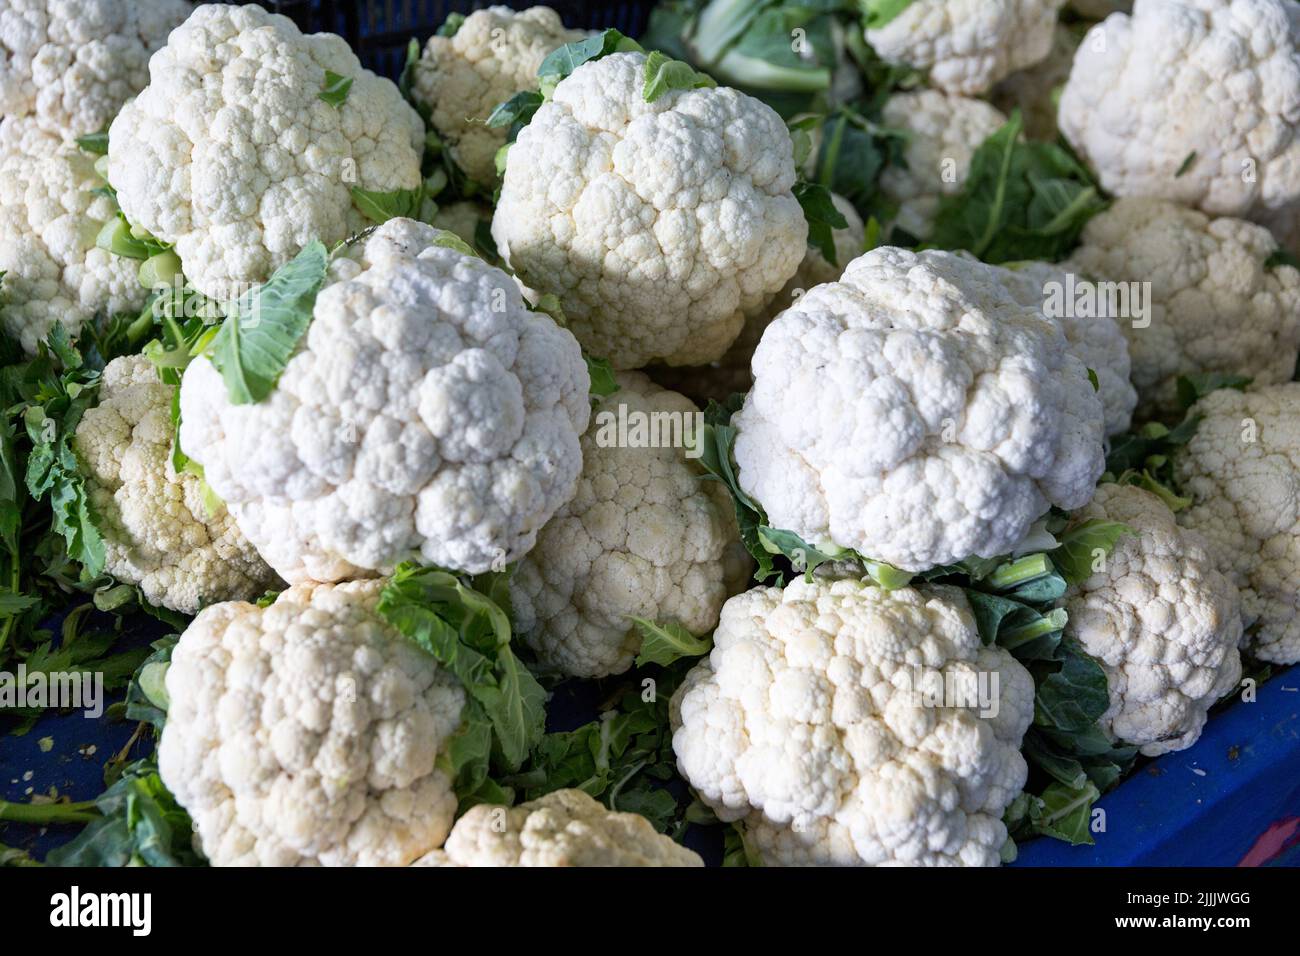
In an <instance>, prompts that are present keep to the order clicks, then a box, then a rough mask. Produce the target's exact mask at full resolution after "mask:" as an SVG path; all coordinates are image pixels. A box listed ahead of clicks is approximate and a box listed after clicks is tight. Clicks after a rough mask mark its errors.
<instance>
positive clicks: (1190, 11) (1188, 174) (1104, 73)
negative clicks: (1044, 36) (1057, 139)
mask: <svg viewBox="0 0 1300 956" xmlns="http://www.w3.org/2000/svg"><path fill="white" fill-rule="evenodd" d="M1058 122H1059V123H1060V127H1061V132H1062V133H1064V134H1065V137H1066V139H1068V140H1069V141H1070V144H1071V145H1072V146H1074V148H1075V149H1076V150H1077V151H1078V153H1079V155H1080V156H1081V157H1082V158H1083V159H1084V160H1085V161H1087V162H1088V163H1089V164H1090V165H1091V166H1092V168H1093V169H1094V170H1095V171H1096V173H1097V176H1098V178H1099V180H1100V181H1101V185H1102V187H1103V188H1104V189H1105V190H1106V191H1107V192H1109V193H1111V194H1113V195H1115V196H1144V197H1150V198H1158V199H1170V200H1174V201H1175V202H1179V203H1182V204H1184V205H1188V206H1196V207H1199V208H1200V209H1202V210H1203V211H1205V212H1207V213H1209V214H1211V215H1214V216H1242V217H1247V218H1251V219H1255V218H1259V217H1261V216H1263V215H1265V214H1267V213H1268V212H1269V211H1275V210H1278V209H1281V208H1282V207H1285V206H1290V205H1293V204H1295V203H1296V202H1297V201H1300V7H1297V6H1296V4H1294V3H1291V2H1289V0H1141V2H1138V3H1136V4H1134V7H1133V14H1132V15H1131V16H1129V15H1128V14H1124V13H1116V14H1113V15H1112V16H1109V17H1107V18H1106V19H1105V20H1104V21H1103V22H1101V23H1099V24H1097V25H1096V26H1094V27H1093V28H1092V29H1091V30H1090V31H1089V32H1088V35H1087V36H1086V37H1084V40H1083V43H1082V44H1081V45H1080V47H1079V51H1078V53H1077V55H1076V56H1075V59H1074V66H1073V69H1072V70H1071V72H1070V79H1069V82H1067V83H1066V85H1065V89H1064V91H1063V92H1062V93H1061V100H1060V112H1059V116H1058Z"/></svg>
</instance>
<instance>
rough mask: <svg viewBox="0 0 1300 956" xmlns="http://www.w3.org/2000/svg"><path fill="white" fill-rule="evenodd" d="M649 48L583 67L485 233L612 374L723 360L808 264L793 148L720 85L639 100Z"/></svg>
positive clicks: (544, 112)
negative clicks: (555, 302) (750, 322)
mask: <svg viewBox="0 0 1300 956" xmlns="http://www.w3.org/2000/svg"><path fill="white" fill-rule="evenodd" d="M645 63H646V57H645V55H644V54H641V53H616V54H612V55H610V56H606V57H604V58H602V59H599V60H594V61H590V62H587V63H584V64H583V65H582V66H580V67H578V68H577V69H576V70H574V71H573V73H572V74H571V75H570V76H568V77H567V78H566V79H564V80H563V81H561V82H560V84H559V85H558V86H557V87H556V88H555V93H554V97H553V98H552V99H551V100H550V101H549V102H547V103H545V104H543V105H542V107H541V108H540V109H538V111H537V113H536V115H534V116H533V119H532V121H531V122H530V123H529V124H528V125H527V126H525V127H524V128H523V130H522V131H521V132H520V133H519V138H518V140H517V141H516V142H515V143H514V144H513V145H512V146H511V147H510V153H509V161H508V162H507V165H506V172H505V178H504V181H503V182H502V186H501V199H500V204H499V205H498V206H497V211H496V215H495V217H494V218H493V220H492V237H493V239H494V240H495V241H496V244H497V248H498V249H499V250H500V252H501V255H502V256H503V257H504V258H505V259H506V261H507V262H509V264H510V267H511V268H512V269H514V271H515V272H516V273H517V274H518V276H519V279H520V280H521V281H522V282H523V283H524V284H525V285H526V286H528V287H529V288H531V289H535V290H537V292H538V293H542V294H545V293H553V294H555V295H556V296H558V297H559V300H560V305H561V306H562V307H563V308H564V312H565V315H566V316H567V317H568V320H569V327H570V328H571V329H572V330H573V334H574V335H575V336H577V338H578V341H579V342H581V343H582V345H583V347H584V348H585V349H586V350H587V351H589V352H590V353H591V354H593V355H599V356H601V357H602V358H606V359H608V360H609V361H610V363H611V364H612V365H613V366H614V367H615V368H619V369H631V368H640V367H642V366H644V365H647V364H649V363H651V362H654V361H662V362H664V363H666V364H668V365H702V364H704V363H706V362H711V361H713V360H714V359H717V358H719V357H721V355H722V354H723V353H724V352H725V351H726V350H727V346H729V345H730V344H731V343H732V341H734V340H735V338H736V336H737V335H739V333H740V329H741V326H742V325H743V324H744V321H745V317H746V316H747V315H753V314H756V313H758V312H760V311H761V310H762V309H763V308H765V307H766V306H767V304H768V303H769V302H770V301H771V300H772V298H773V297H774V296H775V295H776V294H777V292H779V291H780V290H781V287H782V286H784V285H785V283H786V281H787V280H788V279H789V278H790V277H791V276H793V275H794V274H795V271H796V270H797V269H798V268H799V263H800V262H801V261H802V260H803V257H804V250H805V248H806V245H807V237H808V227H807V223H806V222H805V220H804V216H803V210H802V209H801V208H800V206H799V202H798V200H796V199H795V197H794V194H793V193H792V191H791V190H792V189H793V187H794V183H795V168H794V147H793V144H792V143H791V141H790V134H789V132H788V131H787V130H786V128H785V124H784V123H783V122H782V121H781V117H780V116H778V115H777V114H776V113H775V112H774V111H773V110H772V109H770V108H769V107H767V106H765V105H764V104H762V103H760V102H759V101H758V100H756V99H753V98H752V97H749V96H746V95H745V94H743V93H739V92H737V91H736V90H732V89H727V88H725V87H716V88H709V89H693V90H685V91H683V90H671V91H669V92H667V93H665V94H664V95H662V96H661V97H659V98H658V99H656V100H655V101H654V102H652V103H647V102H646V101H645V99H644V97H643V95H642V90H643V85H644V73H645Z"/></svg>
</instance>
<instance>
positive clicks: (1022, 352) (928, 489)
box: [733, 247, 1104, 571]
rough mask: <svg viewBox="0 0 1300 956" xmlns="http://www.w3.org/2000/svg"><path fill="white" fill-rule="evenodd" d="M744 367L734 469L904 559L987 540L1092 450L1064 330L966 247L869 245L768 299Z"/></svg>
mask: <svg viewBox="0 0 1300 956" xmlns="http://www.w3.org/2000/svg"><path fill="white" fill-rule="evenodd" d="M753 367H754V388H753V390H752V391H751V392H750V393H749V395H748V397H747V398H746V400H745V405H744V407H743V408H742V409H741V410H740V412H739V413H737V415H736V417H735V418H734V420H733V424H734V425H735V426H736V428H737V437H736V446H735V455H736V461H737V463H738V464H739V468H740V474H739V481H740V486H741V487H742V488H743V489H744V490H745V491H746V492H747V493H749V494H750V495H752V496H753V497H755V498H756V499H757V500H758V501H759V503H760V504H762V506H763V508H764V509H765V510H766V512H767V516H768V522H769V524H771V525H772V526H774V527H777V528H783V529H786V530H789V531H793V532H795V533H796V534H798V535H800V536H801V537H802V538H803V539H804V540H805V541H807V542H808V543H810V544H819V543H820V544H825V543H827V542H831V543H834V544H836V545H839V546H841V547H845V548H852V549H853V550H855V551H857V552H859V553H860V554H863V555H866V556H868V557H871V558H875V559H877V560H880V561H886V562H888V563H890V564H892V565H895V566H896V567H899V568H902V569H904V570H908V571H921V570H927V569H929V568H932V567H935V566H938V565H943V564H950V563H952V562H954V561H959V560H962V559H964V558H968V557H970V556H972V555H980V556H986V557H988V556H993V555H997V554H1001V553H1004V552H1006V551H1007V550H1008V549H1010V548H1011V547H1012V546H1013V545H1015V544H1016V543H1017V542H1018V541H1020V540H1021V539H1022V538H1023V537H1024V536H1025V534H1026V533H1027V532H1028V530H1029V528H1030V525H1032V524H1033V522H1034V521H1035V520H1036V519H1037V518H1038V517H1039V516H1041V515H1042V514H1043V513H1044V512H1045V511H1047V510H1048V508H1049V506H1051V505H1057V506H1058V507H1061V508H1066V509H1073V508H1078V507H1080V506H1082V505H1083V504H1085V503H1087V501H1088V499H1089V498H1091V497H1092V492H1093V487H1094V485H1095V483H1096V481H1097V478H1098V477H1100V475H1101V473H1102V470H1103V468H1104V461H1103V452H1102V424H1103V418H1102V405H1101V400H1100V399H1099V398H1098V396H1097V393H1096V391H1095V390H1094V389H1093V387H1092V383H1091V382H1090V381H1089V380H1088V374H1087V369H1086V368H1085V366H1084V365H1083V363H1082V362H1081V361H1079V359H1078V357H1077V356H1076V355H1075V354H1074V353H1073V352H1072V351H1071V350H1070V346H1069V342H1068V341H1067V340H1066V338H1065V335H1064V333H1063V332H1062V331H1061V329H1060V327H1059V326H1058V325H1056V324H1055V323H1052V322H1047V321H1044V319H1043V314H1042V311H1041V310H1040V309H1037V308H1034V307H1032V306H1026V305H1022V304H1021V303H1019V302H1018V301H1016V298H1015V297H1014V296H1013V295H1012V294H1011V292H1010V291H1009V289H1008V288H1007V281H1006V270H1003V269H1000V268H998V267H996V266H989V265H985V264H983V263H981V262H977V261H975V260H973V259H970V258H967V257H964V256H960V255H954V254H952V253H947V252H934V251H930V252H921V253H915V252H911V251H908V250H905V249H897V248H891V247H887V248H881V249H876V250H874V251H872V252H869V253H867V254H866V255H864V256H862V257H860V258H858V259H856V260H855V261H854V262H852V263H850V264H849V267H848V269H847V270H845V273H844V276H843V277H842V278H841V279H840V280H839V281H838V282H830V283H827V284H825V285H820V286H817V287H816V288H814V289H812V290H811V291H809V292H808V293H806V294H805V295H803V296H802V297H801V298H800V299H799V300H798V301H797V302H796V303H795V304H794V305H793V306H792V307H791V308H789V309H787V310H786V311H785V312H783V313H781V315H779V316H778V317H777V318H776V320H775V321H774V322H773V323H772V324H771V325H770V326H768V328H767V331H766V332H765V333H764V334H763V340H762V342H760V343H759V346H758V349H757V350H756V351H755V352H754V365H753ZM796 397H797V400H795V399H796Z"/></svg>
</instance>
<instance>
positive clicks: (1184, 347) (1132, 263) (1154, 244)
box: [1063, 199, 1300, 417]
mask: <svg viewBox="0 0 1300 956" xmlns="http://www.w3.org/2000/svg"><path fill="white" fill-rule="evenodd" d="M1276 248H1277V243H1276V242H1274V241H1273V238H1272V236H1270V235H1269V232H1268V230H1267V229H1265V228H1264V227H1262V226H1257V225H1255V224H1253V223H1249V222H1246V221H1245V220H1242V219H1230V218H1226V217H1225V218H1221V219H1210V218H1209V217H1208V216H1205V215H1204V214H1202V213H1199V212H1197V211H1196V210H1194V209H1187V208H1185V207H1183V206H1178V205H1175V204H1174V203H1171V202H1166V201H1163V200H1158V199H1120V200H1118V201H1117V202H1115V204H1114V205H1112V206H1111V207H1110V209H1108V210H1106V211H1105V212H1102V213H1101V214H1099V215H1097V216H1094V217H1093V218H1092V219H1091V220H1090V221H1089V222H1088V225H1087V226H1085V227H1084V231H1083V238H1082V243H1081V244H1080V246H1079V247H1078V248H1077V249H1076V250H1075V251H1074V253H1073V254H1072V255H1071V256H1070V259H1069V260H1068V262H1067V263H1065V264H1063V267H1064V268H1067V269H1070V270H1072V271H1075V272H1078V273H1082V274H1084V275H1087V276H1090V277H1092V278H1094V279H1096V280H1099V281H1112V282H1149V283H1150V299H1151V301H1150V302H1149V303H1147V305H1148V307H1149V308H1150V325H1149V326H1146V327H1142V328H1135V327H1134V321H1133V320H1132V319H1131V318H1121V319H1120V328H1121V329H1122V330H1123V332H1124V334H1125V336H1126V337H1127V338H1128V349H1129V355H1130V356H1131V358H1132V361H1133V384H1134V385H1135V386H1137V390H1138V398H1139V404H1138V411H1139V417H1151V416H1152V415H1164V414H1172V413H1176V412H1177V410H1178V408H1177V381H1178V376H1180V375H1187V374H1190V373H1196V372H1225V373H1229V374H1237V375H1248V376H1252V377H1253V378H1254V380H1255V381H1256V382H1257V383H1259V384H1271V383H1273V382H1285V381H1287V380H1289V379H1290V378H1291V375H1292V373H1293V372H1294V371H1295V367H1296V356H1297V353H1298V352H1300V272H1297V271H1296V270H1295V269H1293V268H1291V267H1290V266H1277V267H1275V268H1265V265H1264V263H1265V262H1266V260H1267V259H1268V257H1269V255H1270V254H1271V253H1272V252H1273V251H1274V250H1275V249H1276ZM1139 324H1141V323H1139Z"/></svg>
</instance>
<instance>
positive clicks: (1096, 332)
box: [1006, 262, 1138, 435]
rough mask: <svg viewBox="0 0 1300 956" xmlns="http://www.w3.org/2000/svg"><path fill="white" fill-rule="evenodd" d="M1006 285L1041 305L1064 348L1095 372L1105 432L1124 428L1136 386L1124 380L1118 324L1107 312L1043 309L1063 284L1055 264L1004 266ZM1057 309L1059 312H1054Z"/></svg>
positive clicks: (1127, 364)
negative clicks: (1093, 313) (1056, 326)
mask: <svg viewBox="0 0 1300 956" xmlns="http://www.w3.org/2000/svg"><path fill="white" fill-rule="evenodd" d="M1006 283H1007V289H1008V291H1010V293H1011V294H1012V295H1013V296H1015V298H1016V301H1018V302H1019V303H1020V304H1021V305H1029V306H1033V307H1034V308H1037V309H1042V310H1044V313H1045V314H1047V313H1048V312H1049V311H1050V312H1051V313H1052V314H1051V315H1050V316H1049V317H1050V318H1051V319H1052V321H1054V322H1056V323H1057V324H1059V325H1060V326H1061V330H1062V331H1063V332H1065V338H1066V339H1067V341H1069V343H1070V349H1071V350H1072V351H1073V352H1074V354H1075V355H1077V356H1078V357H1079V361H1081V362H1082V363H1083V364H1084V365H1085V366H1086V367H1087V368H1090V369H1092V371H1093V372H1094V373H1095V374H1096V376H1097V393H1098V394H1099V395H1100V396H1101V407H1102V414H1103V416H1104V418H1105V430H1106V434H1107V435H1118V434H1120V433H1121V432H1125V431H1128V427H1129V425H1130V424H1131V423H1132V420H1133V409H1135V408H1136V407H1137V401H1138V394H1137V389H1135V388H1134V387H1133V383H1132V382H1131V381H1130V380H1129V379H1130V375H1131V373H1132V362H1131V360H1130V359H1129V354H1128V350H1129V346H1128V341H1127V340H1126V339H1125V338H1124V330H1123V329H1122V328H1121V326H1120V323H1119V322H1117V321H1116V320H1115V318H1114V317H1112V316H1109V315H1097V316H1080V315H1077V314H1074V315H1070V314H1066V313H1067V312H1069V311H1072V310H1065V309H1060V310H1055V309H1049V307H1048V302H1049V300H1050V298H1051V293H1050V291H1049V290H1051V289H1052V288H1054V287H1055V288H1056V289H1060V290H1062V292H1061V294H1062V295H1063V294H1064V290H1065V289H1066V288H1067V287H1068V286H1067V283H1068V276H1067V274H1066V272H1065V271H1064V270H1063V269H1062V268H1061V267H1060V266H1059V265H1053V264H1051V263H1048V262H1019V263H1015V264H1014V265H1012V266H1011V267H1010V268H1008V269H1007V276H1006ZM1056 311H1060V312H1061V313H1062V314H1060V315H1056V314H1055V312H1056Z"/></svg>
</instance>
